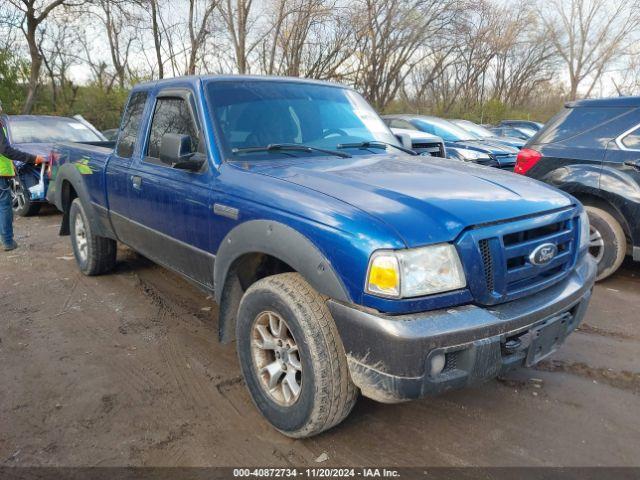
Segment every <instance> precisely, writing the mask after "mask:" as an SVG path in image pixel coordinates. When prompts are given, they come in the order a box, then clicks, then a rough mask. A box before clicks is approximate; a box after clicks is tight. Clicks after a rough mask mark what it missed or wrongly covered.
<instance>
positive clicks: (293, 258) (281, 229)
mask: <svg viewBox="0 0 640 480" xmlns="http://www.w3.org/2000/svg"><path fill="white" fill-rule="evenodd" d="M250 253H262V254H266V255H271V256H273V257H276V258H278V259H280V260H281V261H283V262H285V263H286V264H287V265H289V266H290V267H291V268H293V269H294V270H295V271H297V272H298V273H300V275H302V276H303V277H304V279H305V280H306V281H307V282H309V284H310V285H311V286H312V287H313V288H315V289H316V290H317V291H318V292H319V293H320V294H322V295H326V296H328V297H330V298H333V299H335V300H338V301H342V302H348V303H351V298H350V296H349V294H348V292H347V290H346V288H345V287H344V285H343V283H342V281H341V280H340V277H339V276H338V275H337V273H336V272H335V270H334V268H333V266H332V265H331V263H330V262H329V260H328V259H327V258H326V257H325V256H324V255H323V254H322V253H321V252H320V250H319V249H318V248H317V247H316V246H315V245H314V244H313V243H312V242H311V241H310V240H309V239H308V238H307V237H305V236H304V235H303V234H301V233H300V232H298V231H297V230H295V229H293V228H291V227H289V226H287V225H284V224H282V223H279V222H276V221H272V220H250V221H248V222H245V223H242V224H240V225H238V226H237V227H235V228H234V229H233V230H231V231H230V232H229V233H228V234H227V235H226V236H225V238H224V239H223V240H222V243H221V244H220V247H219V249H218V252H217V255H216V261H215V264H214V291H215V296H216V301H217V303H218V304H219V305H220V304H221V301H222V295H223V289H224V284H225V280H226V278H227V274H228V273H229V269H230V268H231V266H232V265H233V263H234V262H235V261H236V260H237V259H239V258H240V257H241V256H243V255H245V254H250Z"/></svg>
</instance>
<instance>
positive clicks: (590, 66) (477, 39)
mask: <svg viewBox="0 0 640 480" xmlns="http://www.w3.org/2000/svg"><path fill="white" fill-rule="evenodd" d="M639 7H640V0H632V1H624V0H509V1H506V0H477V1H468V0H5V1H4V2H3V3H2V6H0V99H2V101H3V104H4V105H5V110H8V111H11V112H14V113H18V112H22V113H56V114H74V113H81V114H83V115H84V116H85V117H86V118H88V119H89V120H90V121H92V122H94V123H95V124H96V125H97V126H99V127H100V128H112V127H115V126H117V122H118V118H119V114H120V109H121V108H122V104H123V102H124V101H125V99H126V95H127V90H128V88H130V87H131V85H133V84H135V83H136V82H139V81H143V80H151V79H158V78H166V77H174V76H180V75H192V74H266V75H288V76H296V77H297V76H299V77H308V78H314V79H320V80H330V81H334V82H340V83H343V84H347V85H351V86H353V87H355V88H356V89H357V90H358V91H360V92H361V93H362V94H363V95H364V96H365V97H366V98H367V100H369V102H371V103H372V104H373V105H374V106H375V107H376V108H377V109H379V110H380V111H387V112H390V111H408V112H419V113H434V114H438V115H443V116H459V117H465V118H471V119H474V120H478V121H484V122H488V121H493V120H497V119H499V118H501V117H503V116H505V115H517V116H529V117H537V118H540V119H544V118H546V117H548V116H549V115H550V114H551V113H553V112H554V111H556V110H557V109H558V108H559V106H560V105H561V104H562V102H564V101H566V100H571V99H575V98H577V97H579V96H589V95H593V94H595V93H598V92H602V91H605V92H608V93H614V94H620V95H626V94H633V93H637V92H638V91H640V78H639V76H638V74H639V73H640V66H639V65H640V47H639V46H638V44H639V42H638V41H639V40H640V8H639Z"/></svg>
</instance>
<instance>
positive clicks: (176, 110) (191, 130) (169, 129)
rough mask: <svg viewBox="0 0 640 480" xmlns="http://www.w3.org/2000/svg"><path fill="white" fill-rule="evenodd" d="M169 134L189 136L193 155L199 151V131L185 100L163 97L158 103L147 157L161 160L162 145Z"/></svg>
mask: <svg viewBox="0 0 640 480" xmlns="http://www.w3.org/2000/svg"><path fill="white" fill-rule="evenodd" d="M167 133H177V134H179V135H188V136H189V137H190V138H191V149H190V152H191V153H196V152H197V151H198V129H197V128H196V125H195V123H194V120H193V116H192V115H191V110H190V108H189V104H188V103H187V101H186V100H185V99H184V98H179V97H175V98H174V97H167V98H165V97H161V98H159V99H158V101H157V103H156V109H155V112H154V113H153V121H152V123H151V132H150V134H149V145H148V147H147V157H150V158H153V159H158V158H160V143H161V142H162V137H163V136H164V135H166V134H167Z"/></svg>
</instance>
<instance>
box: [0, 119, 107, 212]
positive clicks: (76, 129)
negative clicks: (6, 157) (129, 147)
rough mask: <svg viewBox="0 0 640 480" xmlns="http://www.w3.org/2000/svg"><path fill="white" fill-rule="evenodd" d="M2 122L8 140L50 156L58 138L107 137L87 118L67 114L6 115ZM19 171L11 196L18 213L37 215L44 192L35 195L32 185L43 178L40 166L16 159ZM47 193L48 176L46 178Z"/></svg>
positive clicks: (86, 139) (90, 139) (93, 139)
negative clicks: (71, 116)
mask: <svg viewBox="0 0 640 480" xmlns="http://www.w3.org/2000/svg"><path fill="white" fill-rule="evenodd" d="M2 123H3V124H4V125H5V126H6V128H7V139H8V141H9V143H10V144H11V145H12V146H14V147H15V148H18V149H20V150H23V151H25V152H28V153H31V154H33V155H42V156H44V157H46V156H48V154H49V152H51V148H52V147H53V144H54V143H55V142H60V141H67V140H69V141H75V142H102V141H104V140H105V138H104V137H103V136H102V135H101V134H100V133H99V132H97V131H94V130H93V129H91V128H89V127H88V126H87V125H86V124H85V123H84V122H82V121H80V120H78V119H75V118H67V117H52V116H46V115H3V116H2ZM15 165H16V170H17V172H18V175H17V176H16V177H15V179H14V180H13V182H12V188H11V196H12V200H13V211H14V213H15V214H16V215H20V216H23V217H28V216H31V215H37V213H38V212H39V211H40V207H41V206H42V203H43V202H44V201H45V198H44V196H38V197H35V196H34V195H33V193H32V192H30V191H29V189H30V188H33V187H35V186H36V185H38V183H39V182H40V178H41V173H42V170H41V167H36V166H35V165H28V164H26V163H22V162H15ZM44 186H45V193H46V188H47V187H48V179H47V177H45V178H44Z"/></svg>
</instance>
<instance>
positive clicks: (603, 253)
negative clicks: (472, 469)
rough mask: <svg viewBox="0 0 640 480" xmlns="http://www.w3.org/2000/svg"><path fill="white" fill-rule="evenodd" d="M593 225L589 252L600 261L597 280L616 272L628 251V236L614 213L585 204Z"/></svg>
mask: <svg viewBox="0 0 640 480" xmlns="http://www.w3.org/2000/svg"><path fill="white" fill-rule="evenodd" d="M585 209H586V211H587V214H588V215H589V223H590V225H591V231H590V239H589V240H590V242H589V253H591V255H592V256H593V257H594V258H595V259H596V262H597V263H598V274H597V277H596V280H598V281H599V280H604V279H605V278H607V277H609V276H610V275H612V274H613V273H615V271H616V270H618V268H620V265H622V262H623V260H624V257H625V255H626V253H627V237H626V236H625V234H624V230H623V229H622V226H621V225H620V222H618V221H617V220H616V219H615V217H614V216H613V215H611V214H610V213H609V212H607V211H606V210H602V209H601V208H598V207H592V206H589V205H587V206H585Z"/></svg>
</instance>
